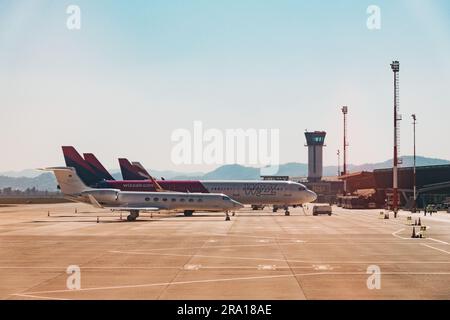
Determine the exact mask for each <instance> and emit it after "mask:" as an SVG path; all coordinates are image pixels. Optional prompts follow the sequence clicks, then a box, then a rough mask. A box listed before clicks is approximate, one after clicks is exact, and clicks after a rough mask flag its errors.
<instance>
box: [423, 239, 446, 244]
mask: <svg viewBox="0 0 450 320" xmlns="http://www.w3.org/2000/svg"><path fill="white" fill-rule="evenodd" d="M427 239H428V240H431V241H436V242H439V243H442V244H446V245H448V244H449V243H448V242H445V241H442V240H438V239H433V238H427Z"/></svg>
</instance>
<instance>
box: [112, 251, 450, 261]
mask: <svg viewBox="0 0 450 320" xmlns="http://www.w3.org/2000/svg"><path fill="white" fill-rule="evenodd" d="M109 252H111V253H120V254H131V255H154V256H169V257H193V258H212V259H235V260H263V261H281V262H297V263H308V264H321V263H324V261H305V260H290V259H274V258H259V257H255V258H253V257H230V256H209V255H190V254H175V253H153V252H132V251H109ZM376 261H377V260H369V261H327V262H328V263H333V264H371V263H374V262H376ZM377 263H378V264H398V263H403V264H425V263H427V264H430V263H431V264H450V261H426V262H425V261H380V262H377Z"/></svg>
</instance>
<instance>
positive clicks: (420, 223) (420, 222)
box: [419, 218, 422, 226]
mask: <svg viewBox="0 0 450 320" xmlns="http://www.w3.org/2000/svg"><path fill="white" fill-rule="evenodd" d="M421 225H422V221H420V218H419V226H421Z"/></svg>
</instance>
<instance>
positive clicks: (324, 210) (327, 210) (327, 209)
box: [313, 205, 333, 216]
mask: <svg viewBox="0 0 450 320" xmlns="http://www.w3.org/2000/svg"><path fill="white" fill-rule="evenodd" d="M332 211H333V210H332V208H331V206H328V205H323V206H314V207H313V216H318V215H319V214H327V215H329V216H331V214H332Z"/></svg>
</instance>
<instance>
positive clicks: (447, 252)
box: [422, 243, 450, 254]
mask: <svg viewBox="0 0 450 320" xmlns="http://www.w3.org/2000/svg"><path fill="white" fill-rule="evenodd" d="M422 245H423V246H425V247H428V248H431V249H434V250H438V251H441V252H444V253H446V254H450V252H449V251H445V250H443V249H439V248H435V247H432V246H430V245H428V244H425V243H422Z"/></svg>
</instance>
